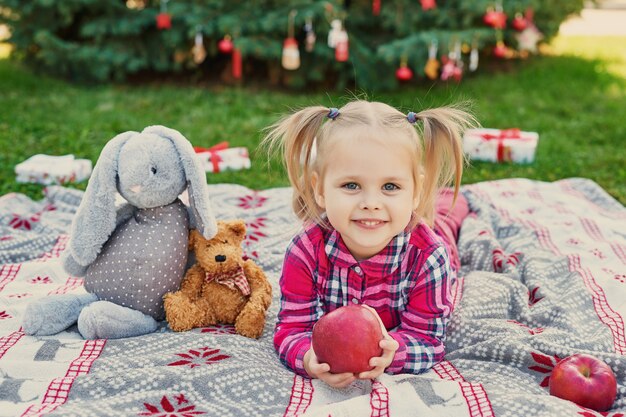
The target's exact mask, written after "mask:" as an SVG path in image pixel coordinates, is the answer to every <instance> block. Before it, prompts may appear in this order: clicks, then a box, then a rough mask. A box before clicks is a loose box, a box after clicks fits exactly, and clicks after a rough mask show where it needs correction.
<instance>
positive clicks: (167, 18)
mask: <svg viewBox="0 0 626 417" xmlns="http://www.w3.org/2000/svg"><path fill="white" fill-rule="evenodd" d="M168 2H169V0H161V10H160V12H159V14H157V15H156V27H157V29H159V30H167V29H171V27H172V15H171V14H169V13H168V12H167V3H168Z"/></svg>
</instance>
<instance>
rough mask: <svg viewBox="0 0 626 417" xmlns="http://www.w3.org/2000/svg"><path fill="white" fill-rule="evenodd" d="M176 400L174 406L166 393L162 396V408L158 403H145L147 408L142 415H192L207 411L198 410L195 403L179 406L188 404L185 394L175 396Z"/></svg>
mask: <svg viewBox="0 0 626 417" xmlns="http://www.w3.org/2000/svg"><path fill="white" fill-rule="evenodd" d="M173 397H174V399H175V400H176V402H177V404H176V406H174V405H173V404H172V403H171V401H170V400H169V399H168V398H167V396H166V395H164V396H163V398H161V402H160V404H159V405H160V406H161V407H160V408H159V406H158V405H153V404H149V403H143V405H144V407H146V410H148V411H144V412H142V413H139V414H138V415H140V416H153V417H192V416H197V415H200V414H206V411H200V410H196V406H195V405H185V406H184V407H180V408H177V407H178V406H180V405H182V404H188V403H189V400H187V399H186V398H185V396H184V394H178V395H174V396H173Z"/></svg>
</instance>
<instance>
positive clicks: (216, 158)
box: [193, 141, 228, 172]
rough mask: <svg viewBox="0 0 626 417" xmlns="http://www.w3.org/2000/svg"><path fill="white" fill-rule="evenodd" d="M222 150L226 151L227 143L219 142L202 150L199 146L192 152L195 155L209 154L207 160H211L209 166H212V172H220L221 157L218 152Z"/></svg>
mask: <svg viewBox="0 0 626 417" xmlns="http://www.w3.org/2000/svg"><path fill="white" fill-rule="evenodd" d="M224 149H228V142H226V141H224V142H220V143H216V144H215V145H213V146H211V147H210V148H202V147H200V146H194V147H193V150H194V151H195V152H196V153H203V152H208V153H209V159H210V160H211V164H212V165H213V172H220V166H219V163H220V162H221V161H222V157H221V156H220V155H219V151H222V150H224Z"/></svg>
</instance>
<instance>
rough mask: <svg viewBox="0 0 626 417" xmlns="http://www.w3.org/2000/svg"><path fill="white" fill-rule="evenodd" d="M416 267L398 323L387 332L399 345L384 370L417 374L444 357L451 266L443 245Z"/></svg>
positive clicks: (448, 316)
mask: <svg viewBox="0 0 626 417" xmlns="http://www.w3.org/2000/svg"><path fill="white" fill-rule="evenodd" d="M429 249H430V250H432V252H431V253H430V255H428V257H427V258H426V259H425V261H424V263H423V265H422V267H421V268H418V269H416V270H417V271H418V273H417V276H416V277H414V278H412V279H415V281H416V282H415V285H414V287H413V289H412V290H411V292H410V293H409V302H408V303H407V308H406V310H405V311H404V312H403V313H402V315H401V318H400V320H401V321H400V325H399V326H398V327H397V328H396V330H394V331H392V332H389V334H390V336H392V337H393V338H394V339H395V340H396V341H398V343H399V344H400V347H399V349H398V350H397V351H396V355H395V357H394V360H393V362H392V364H391V365H390V366H389V367H388V368H387V370H386V372H388V373H391V374H398V373H412V374H418V373H421V372H425V371H427V370H429V369H430V368H432V367H433V366H434V365H435V364H436V363H437V362H439V361H441V360H442V359H443V357H444V344H443V342H444V338H445V332H446V326H447V323H448V320H449V318H450V314H451V313H452V295H451V289H450V285H451V281H450V280H451V268H450V260H449V257H448V253H447V252H446V249H445V247H444V246H443V245H437V246H434V247H432V248H429Z"/></svg>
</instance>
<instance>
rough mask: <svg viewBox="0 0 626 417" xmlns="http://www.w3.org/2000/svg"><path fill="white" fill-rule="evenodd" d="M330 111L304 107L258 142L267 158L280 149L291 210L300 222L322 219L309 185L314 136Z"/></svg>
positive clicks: (268, 129)
mask: <svg viewBox="0 0 626 417" xmlns="http://www.w3.org/2000/svg"><path fill="white" fill-rule="evenodd" d="M328 115H329V109H328V108H326V107H322V106H312V107H307V108H304V109H302V110H300V111H298V112H296V113H294V114H292V115H290V116H286V117H284V118H282V119H281V120H279V121H278V122H277V123H275V124H274V125H272V126H270V127H268V128H267V129H266V130H267V134H266V136H265V138H264V139H263V142H262V143H261V145H262V146H266V147H267V149H268V152H269V154H270V155H272V154H275V153H278V152H280V151H281V150H282V154H283V163H284V165H285V168H286V170H287V175H288V177H289V182H290V183H291V186H292V187H293V200H292V205H293V210H294V212H295V214H296V215H297V216H298V218H300V219H302V220H305V221H306V220H318V221H319V220H321V212H320V210H319V209H318V208H317V203H316V202H315V194H314V192H313V187H312V186H311V184H312V182H311V180H312V174H313V164H314V157H315V155H314V147H315V137H316V135H317V134H318V132H319V130H320V127H321V126H322V123H323V122H324V119H325V118H326V117H328Z"/></svg>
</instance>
